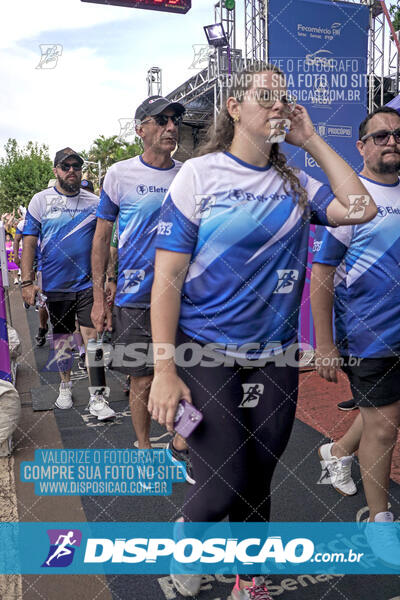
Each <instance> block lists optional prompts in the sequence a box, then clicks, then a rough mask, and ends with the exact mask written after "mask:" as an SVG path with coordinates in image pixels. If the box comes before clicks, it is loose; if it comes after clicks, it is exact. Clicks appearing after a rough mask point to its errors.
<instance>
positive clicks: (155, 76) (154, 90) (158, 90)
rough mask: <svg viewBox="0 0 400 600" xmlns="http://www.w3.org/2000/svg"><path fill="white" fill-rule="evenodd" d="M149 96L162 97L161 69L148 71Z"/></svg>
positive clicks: (153, 68) (152, 68)
mask: <svg viewBox="0 0 400 600" xmlns="http://www.w3.org/2000/svg"><path fill="white" fill-rule="evenodd" d="M146 81H147V96H162V76H161V69H160V67H151V69H149V70H148V71H147V77H146Z"/></svg>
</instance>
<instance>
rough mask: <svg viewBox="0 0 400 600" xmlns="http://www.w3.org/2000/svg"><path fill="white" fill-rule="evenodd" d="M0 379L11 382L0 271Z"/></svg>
mask: <svg viewBox="0 0 400 600" xmlns="http://www.w3.org/2000/svg"><path fill="white" fill-rule="evenodd" d="M0 379H4V380H5V381H12V377H11V363H10V350H9V348H8V333H7V313H6V301H5V294H4V288H3V279H2V276H1V271H0Z"/></svg>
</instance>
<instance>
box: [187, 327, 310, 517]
mask: <svg viewBox="0 0 400 600" xmlns="http://www.w3.org/2000/svg"><path fill="white" fill-rule="evenodd" d="M190 341H193V340H191V338H189V337H188V336H186V335H185V334H183V333H182V332H179V334H178V340H177V342H178V343H186V342H190ZM178 371H179V376H180V377H181V378H182V379H183V381H184V382H185V383H186V385H187V386H188V387H189V389H190V391H191V394H192V400H193V404H194V406H196V408H198V409H199V410H201V411H202V413H203V415H204V419H203V421H202V423H201V424H200V425H199V426H198V427H197V429H195V430H194V432H193V433H192V434H191V435H190V436H189V438H188V440H187V442H188V445H189V450H190V458H191V460H192V463H193V471H194V478H195V479H196V484H195V485H194V486H191V488H190V491H189V493H188V495H187V497H186V501H185V503H184V505H183V512H182V516H183V517H184V519H185V521H208V522H209V521H221V520H223V519H224V518H225V517H226V516H228V517H229V520H230V521H231V522H242V521H268V520H269V515H270V506H271V498H270V487H271V479H272V475H273V473H274V469H275V467H276V464H277V462H278V460H279V458H280V456H281V455H282V453H283V451H284V450H285V448H286V445H287V443H288V440H289V436H290V433H291V430H292V426H293V422H294V416H295V411H296V401H297V392H298V369H297V367H278V366H275V364H274V363H266V365H265V366H264V367H253V368H243V367H240V366H239V365H235V366H234V367H225V366H220V367H204V366H203V367H202V366H194V367H185V368H183V367H182V368H179V369H178Z"/></svg>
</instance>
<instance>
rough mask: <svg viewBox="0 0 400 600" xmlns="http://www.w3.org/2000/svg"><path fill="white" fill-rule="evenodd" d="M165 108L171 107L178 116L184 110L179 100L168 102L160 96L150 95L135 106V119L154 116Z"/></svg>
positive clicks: (140, 119) (139, 119)
mask: <svg viewBox="0 0 400 600" xmlns="http://www.w3.org/2000/svg"><path fill="white" fill-rule="evenodd" d="M166 108H172V110H173V111H175V113H176V115H178V116H180V115H183V113H184V112H185V110H186V109H185V107H184V106H183V104H180V103H179V102H170V101H169V100H167V98H163V97H162V96H150V97H149V98H146V100H145V101H144V102H142V104H140V106H138V107H137V109H136V112H135V119H136V120H137V121H142V120H143V119H144V118H145V117H154V116H155V115H159V114H160V113H162V112H163V110H165V109H166Z"/></svg>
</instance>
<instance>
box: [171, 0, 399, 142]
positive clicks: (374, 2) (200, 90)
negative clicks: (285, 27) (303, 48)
mask: <svg viewBox="0 0 400 600" xmlns="http://www.w3.org/2000/svg"><path fill="white" fill-rule="evenodd" d="M282 1H284V0H282ZM330 1H332V2H334V1H335V0H330ZM341 2H349V3H352V4H360V5H367V6H369V10H370V26H369V41H368V81H369V93H368V110H373V108H376V107H378V106H382V104H384V103H385V98H386V101H387V94H388V93H389V94H392V95H393V96H394V95H396V94H398V93H399V53H398V51H397V46H396V44H395V42H394V41H393V40H392V39H391V37H390V27H389V23H388V21H387V19H386V17H385V14H384V11H383V7H382V4H384V3H383V2H382V1H381V0H341ZM393 4H395V5H396V4H397V6H399V8H400V0H397V2H394V1H393V0H392V1H391V2H386V5H387V7H388V8H389V6H390V5H393ZM236 5H237V7H236V8H235V9H234V10H232V11H228V10H226V8H225V7H224V2H223V0H219V1H218V2H217V3H216V4H215V6H214V19H215V21H214V22H215V23H220V22H222V24H223V26H224V30H225V32H226V34H227V37H228V41H229V48H227V47H224V48H215V49H214V50H211V48H210V52H209V56H208V65H207V67H206V68H203V69H201V70H200V71H199V72H198V73H197V74H196V75H194V76H193V77H191V78H190V79H188V80H187V81H185V82H184V83H183V84H182V85H180V86H179V87H178V88H176V89H175V90H174V91H173V92H171V93H170V94H168V95H167V98H169V99H170V100H174V101H179V102H182V104H184V105H185V106H186V115H185V119H184V123H185V124H186V125H188V126H190V127H192V128H193V135H194V137H196V139H197V137H198V132H199V129H202V128H203V127H204V125H205V124H206V123H207V122H211V121H212V118H214V119H215V117H216V115H217V114H218V112H219V110H220V108H221V106H222V102H223V101H224V98H225V91H226V77H224V76H227V75H229V74H230V73H234V72H236V71H239V70H241V69H242V68H243V67H244V66H245V65H246V64H249V63H251V62H253V61H256V60H257V61H259V60H262V61H267V60H268V39H267V36H268V5H269V0H236ZM239 6H240V7H241V9H242V10H244V49H240V48H236V11H237V10H238V9H239Z"/></svg>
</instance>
